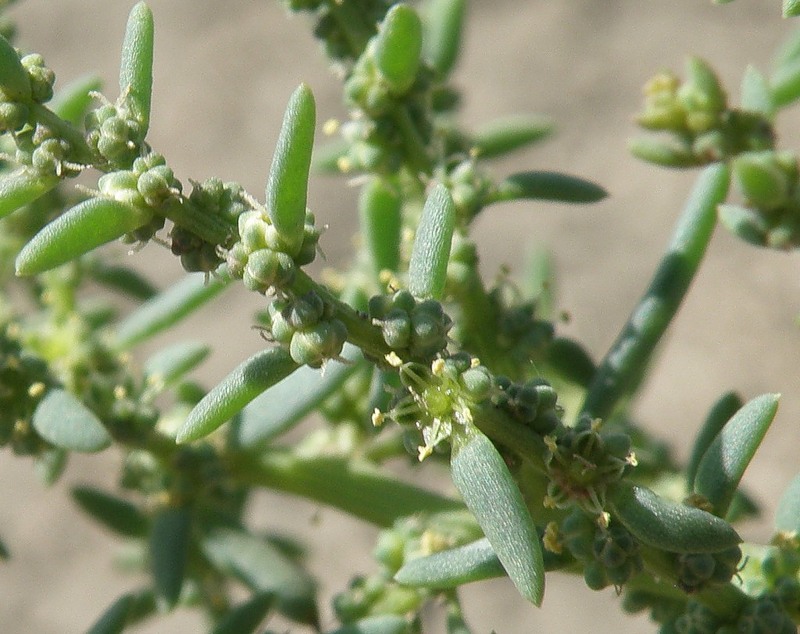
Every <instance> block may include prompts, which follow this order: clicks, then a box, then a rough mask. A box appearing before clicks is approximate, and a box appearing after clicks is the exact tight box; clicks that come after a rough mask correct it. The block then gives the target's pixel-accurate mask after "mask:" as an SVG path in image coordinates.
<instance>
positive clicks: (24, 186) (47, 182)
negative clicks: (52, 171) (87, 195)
mask: <svg viewBox="0 0 800 634" xmlns="http://www.w3.org/2000/svg"><path fill="white" fill-rule="evenodd" d="M58 182H59V179H58V177H57V176H41V175H39V174H33V173H31V172H29V171H28V170H27V169H25V168H21V169H18V170H17V171H15V172H12V173H11V174H3V175H2V176H0V218H5V217H6V216H7V215H9V214H11V213H14V212H15V211H16V210H17V209H19V208H20V207H24V206H25V205H27V204H28V203H32V202H33V201H34V200H36V199H37V198H39V197H41V196H44V195H45V194H46V193H47V192H49V191H50V190H51V189H53V188H54V187H55V186H56V185H58Z"/></svg>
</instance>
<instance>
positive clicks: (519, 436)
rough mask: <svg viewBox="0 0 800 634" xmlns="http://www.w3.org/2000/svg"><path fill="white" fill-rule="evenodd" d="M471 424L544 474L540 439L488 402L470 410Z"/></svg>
mask: <svg viewBox="0 0 800 634" xmlns="http://www.w3.org/2000/svg"><path fill="white" fill-rule="evenodd" d="M472 417H473V423H474V424H475V426H476V427H477V428H478V429H480V430H481V431H482V432H483V433H484V434H486V435H487V436H488V437H489V438H491V439H492V440H493V441H495V442H497V443H499V444H501V445H503V446H504V447H507V448H508V449H510V450H512V451H513V452H514V453H516V454H517V455H519V456H520V457H521V458H523V459H524V460H526V461H528V463H529V464H530V466H531V467H532V468H533V469H534V470H536V471H538V472H539V473H542V474H546V473H547V469H546V467H545V464H544V456H545V455H546V453H547V448H546V447H545V444H544V441H543V440H542V437H541V436H540V435H539V434H537V433H536V432H535V431H533V430H532V429H530V428H529V427H525V426H523V425H522V424H520V423H519V422H517V421H515V420H513V419H511V418H509V417H508V416H506V415H505V414H504V413H503V412H502V411H501V410H499V409H498V408H497V407H495V406H494V405H492V404H491V402H489V401H484V402H483V403H479V404H478V405H475V406H474V407H473V408H472Z"/></svg>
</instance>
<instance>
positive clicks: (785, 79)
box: [769, 58, 800, 108]
mask: <svg viewBox="0 0 800 634" xmlns="http://www.w3.org/2000/svg"><path fill="white" fill-rule="evenodd" d="M769 86H770V90H771V92H772V103H774V104H775V107H776V108H785V107H787V106H789V105H791V104H792V103H793V102H794V101H797V99H798V98H800V58H797V59H793V60H792V61H790V62H786V63H785V64H782V65H781V66H779V67H778V68H777V69H775V72H774V73H773V74H772V77H770V78H769Z"/></svg>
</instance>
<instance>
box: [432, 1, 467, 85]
mask: <svg viewBox="0 0 800 634" xmlns="http://www.w3.org/2000/svg"><path fill="white" fill-rule="evenodd" d="M465 8H466V2H465V0H432V1H430V2H428V3H427V5H426V7H425V21H424V24H423V29H424V33H423V37H422V49H423V57H424V58H425V59H426V61H427V62H428V63H429V64H430V65H431V66H432V67H433V68H434V69H435V70H436V72H437V73H439V75H440V76H442V77H446V76H447V75H448V74H450V71H451V70H452V69H453V66H454V65H455V63H456V59H457V58H458V52H459V49H460V48H461V33H462V30H463V28H462V27H463V24H464V13H465Z"/></svg>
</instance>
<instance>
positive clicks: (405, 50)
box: [374, 3, 422, 94]
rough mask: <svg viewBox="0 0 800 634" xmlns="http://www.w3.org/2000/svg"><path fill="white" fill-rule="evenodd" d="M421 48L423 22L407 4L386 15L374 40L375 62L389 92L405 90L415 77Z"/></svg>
mask: <svg viewBox="0 0 800 634" xmlns="http://www.w3.org/2000/svg"><path fill="white" fill-rule="evenodd" d="M421 51H422V22H421V20H420V19H419V16H418V15H417V12H416V11H415V10H414V9H413V8H411V7H410V6H408V5H407V4H402V3H400V4H396V5H394V6H393V7H392V8H391V9H390V10H389V12H388V13H387V14H386V17H385V18H384V20H383V22H382V23H381V25H380V27H379V29H378V35H377V36H376V39H375V48H374V54H375V64H376V66H377V67H378V71H379V72H380V74H381V76H382V77H383V79H384V80H385V81H386V83H387V84H388V85H389V87H390V89H391V90H392V92H394V93H396V94H403V93H405V92H407V91H408V89H409V88H410V87H411V85H412V84H413V83H414V80H415V79H416V77H417V69H418V68H419V61H420V53H421Z"/></svg>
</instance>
